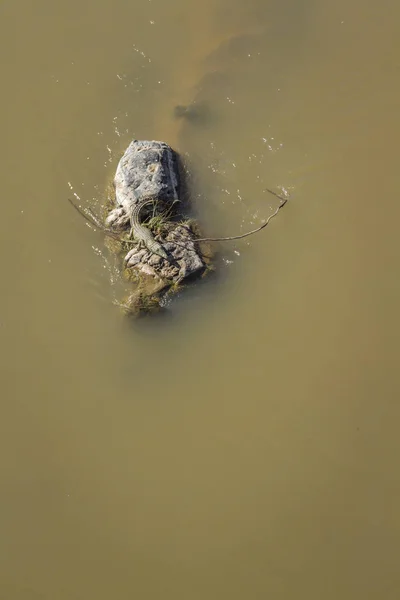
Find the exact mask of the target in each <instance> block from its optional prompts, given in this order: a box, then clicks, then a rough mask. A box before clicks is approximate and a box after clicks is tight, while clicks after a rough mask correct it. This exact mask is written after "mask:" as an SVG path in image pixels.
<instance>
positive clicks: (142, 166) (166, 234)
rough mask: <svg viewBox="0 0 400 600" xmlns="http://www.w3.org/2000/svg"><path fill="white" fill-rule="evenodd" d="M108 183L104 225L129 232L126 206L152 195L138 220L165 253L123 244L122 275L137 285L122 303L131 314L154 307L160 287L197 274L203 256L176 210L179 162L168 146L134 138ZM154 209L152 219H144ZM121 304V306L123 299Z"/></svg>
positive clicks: (178, 204)
mask: <svg viewBox="0 0 400 600" xmlns="http://www.w3.org/2000/svg"><path fill="white" fill-rule="evenodd" d="M114 185H115V206H114V207H113V208H112V209H111V211H110V213H109V214H108V216H107V218H106V226H107V227H108V228H111V229H115V230H119V231H120V232H122V233H123V231H124V230H126V232H129V230H130V214H131V210H132V208H133V207H134V206H135V204H137V203H138V202H140V201H141V200H142V199H143V198H145V197H148V196H152V197H155V198H157V203H156V205H153V206H152V205H149V208H148V209H147V211H146V207H144V208H143V210H142V211H141V213H140V220H141V221H142V222H143V221H145V223H144V224H145V226H148V227H149V228H150V229H152V233H153V235H154V237H155V238H156V240H157V241H159V242H160V243H161V244H162V245H163V247H164V249H165V250H166V251H167V253H168V256H169V259H168V260H166V259H164V258H161V257H160V256H158V255H156V254H153V253H151V252H150V251H149V250H147V249H143V248H140V247H139V244H133V246H132V245H131V244H130V243H129V246H128V248H127V249H128V252H127V254H126V256H125V258H124V263H125V267H126V275H127V276H128V278H129V279H133V280H135V281H136V282H137V285H138V289H137V290H136V292H134V293H133V294H131V295H130V299H129V300H128V306H129V305H130V306H131V308H132V311H131V312H132V313H135V314H136V313H137V312H140V310H141V309H140V307H142V306H145V307H146V309H147V308H148V307H149V306H150V307H152V308H154V307H155V306H157V305H158V304H159V302H160V301H161V299H162V293H161V291H165V290H168V288H170V287H171V286H173V285H175V286H176V284H179V283H180V282H182V281H183V280H184V279H186V278H188V277H192V276H193V275H195V274H199V273H201V272H202V271H203V270H204V269H205V267H206V263H207V260H204V259H203V256H202V252H201V250H200V248H198V247H197V245H196V242H195V237H196V236H195V235H194V231H193V225H192V224H191V222H190V221H188V220H187V219H185V218H184V217H182V215H181V214H179V213H178V210H177V208H178V207H179V206H180V198H179V194H180V180H179V163H178V157H177V155H176V153H175V152H174V151H173V150H172V148H170V146H168V144H165V143H164V142H157V141H138V140H134V141H133V142H132V143H131V144H130V145H129V147H128V148H127V150H126V152H125V153H124V155H123V157H122V158H121V160H120V161H119V164H118V167H117V171H116V174H115V179H114ZM154 212H155V218H153V219H150V221H149V222H146V219H148V217H149V216H154ZM121 237H122V236H121ZM155 288H156V289H157V292H156V294H155V292H154V289H155ZM138 298H140V307H138V304H137V299H138ZM124 307H125V308H127V305H126V303H125V304H124Z"/></svg>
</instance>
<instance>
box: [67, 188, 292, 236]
mask: <svg viewBox="0 0 400 600" xmlns="http://www.w3.org/2000/svg"><path fill="white" fill-rule="evenodd" d="M265 191H267V192H269V193H270V194H273V195H274V196H276V197H277V198H279V200H281V203H280V205H279V206H278V208H277V209H276V210H275V211H274V212H273V213H272V215H270V216H269V217H268V219H267V220H266V221H265V223H263V224H262V225H260V226H259V227H257V228H256V229H253V230H252V231H248V232H247V233H242V234H241V235H232V236H229V237H215V238H211V237H209V238H194V239H193V241H194V242H229V241H231V240H241V239H243V238H245V237H248V236H249V235H253V233H257V232H258V231H261V230H262V229H264V228H265V227H267V225H268V224H269V222H270V221H271V219H273V218H274V217H276V215H277V214H278V212H279V211H280V210H281V208H283V207H284V206H285V204H286V203H287V201H288V198H285V197H283V196H279V194H277V193H276V192H274V191H273V190H270V189H268V188H266V189H265ZM68 200H69V202H70V203H71V204H72V206H73V207H74V208H75V210H77V211H78V213H79V214H80V215H82V217H84V218H85V219H86V220H87V221H89V223H91V224H92V225H93V226H94V227H97V228H98V229H100V230H101V231H103V232H104V233H105V234H106V235H108V236H110V237H112V238H114V239H116V240H118V241H119V242H124V243H125V244H137V241H136V240H126V239H124V238H122V237H121V236H119V235H118V234H117V233H115V232H114V231H112V230H111V229H109V228H108V227H105V226H104V225H103V224H102V223H101V222H100V220H99V219H98V217H97V216H96V215H95V214H94V213H93V212H92V211H91V210H90V208H88V209H86V210H87V212H86V211H84V210H83V209H82V208H81V207H80V206H78V205H77V204H75V202H73V200H71V198H68ZM172 243H174V244H175V245H176V246H181V244H179V243H178V242H175V241H173V242H172ZM182 247H185V246H183V245H182Z"/></svg>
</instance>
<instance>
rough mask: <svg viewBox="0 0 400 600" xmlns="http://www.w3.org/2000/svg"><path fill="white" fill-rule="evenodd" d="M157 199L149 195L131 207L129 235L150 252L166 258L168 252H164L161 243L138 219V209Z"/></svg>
mask: <svg viewBox="0 0 400 600" xmlns="http://www.w3.org/2000/svg"><path fill="white" fill-rule="evenodd" d="M156 201H157V198H154V197H150V198H145V199H144V200H141V201H139V202H138V203H137V204H135V206H134V207H133V209H132V211H131V215H130V220H131V235H132V236H133V237H134V238H135V240H137V241H138V242H139V244H143V245H144V246H145V247H146V248H147V249H148V250H150V252H152V253H153V254H157V256H160V257H161V258H164V259H166V260H168V254H167V253H166V252H165V250H164V248H163V247H162V245H161V244H160V243H159V242H157V240H156V239H155V238H154V236H153V234H152V233H151V231H150V229H149V228H148V227H144V226H143V225H142V224H141V223H140V221H139V215H140V211H141V210H142V208H143V207H144V206H147V204H153V203H154V202H156Z"/></svg>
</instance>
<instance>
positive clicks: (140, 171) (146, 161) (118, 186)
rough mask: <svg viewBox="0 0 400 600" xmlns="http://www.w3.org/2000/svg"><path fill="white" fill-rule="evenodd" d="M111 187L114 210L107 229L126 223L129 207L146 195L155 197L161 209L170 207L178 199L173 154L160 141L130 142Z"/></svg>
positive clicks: (177, 177)
mask: <svg viewBox="0 0 400 600" xmlns="http://www.w3.org/2000/svg"><path fill="white" fill-rule="evenodd" d="M114 185H115V199H116V208H115V209H114V210H113V211H111V213H110V214H109V215H108V218H107V225H108V226H123V225H124V224H126V222H127V220H128V219H129V212H130V210H131V208H132V207H133V206H134V205H135V204H136V203H137V202H138V201H139V200H140V199H142V198H145V197H147V196H156V197H157V198H158V200H159V202H160V205H164V207H166V206H168V204H173V203H174V202H177V201H178V200H179V196H178V193H179V168H178V158H177V155H176V153H175V152H174V151H173V150H172V148H170V146H168V144H165V143H164V142H156V141H139V140H133V142H131V144H130V145H129V146H128V148H127V150H126V151H125V153H124V155H123V157H122V158H121V160H120V161H119V163H118V167H117V171H116V173H115V178H114ZM121 209H122V210H121Z"/></svg>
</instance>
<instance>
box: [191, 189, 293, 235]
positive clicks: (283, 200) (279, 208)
mask: <svg viewBox="0 0 400 600" xmlns="http://www.w3.org/2000/svg"><path fill="white" fill-rule="evenodd" d="M266 191H267V192H269V193H270V194H273V195H274V196H276V197H277V198H279V199H280V200H282V202H281V204H280V205H279V206H278V208H277V209H276V210H275V212H273V213H272V215H270V216H269V217H268V219H267V220H266V221H265V223H263V224H262V225H260V227H257V228H256V229H253V230H252V231H248V232H247V233H242V235H232V236H229V237H216V238H195V240H194V241H195V242H229V241H230V240H241V239H242V238H245V237H248V236H249V235H253V233H257V232H258V231H261V229H264V228H265V227H266V226H267V225H268V223H269V222H270V221H271V219H273V218H274V217H276V215H277V214H278V212H279V211H280V210H281V208H283V207H284V206H285V204H286V202H287V201H288V198H284V197H282V196H279V195H278V194H277V193H276V192H274V191H272V190H269V189H268V188H266Z"/></svg>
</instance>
